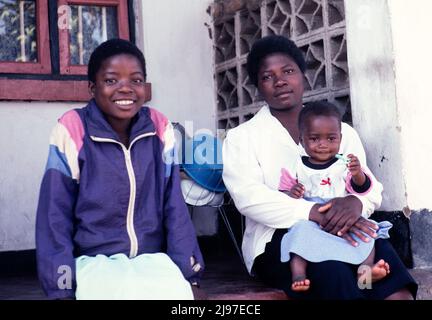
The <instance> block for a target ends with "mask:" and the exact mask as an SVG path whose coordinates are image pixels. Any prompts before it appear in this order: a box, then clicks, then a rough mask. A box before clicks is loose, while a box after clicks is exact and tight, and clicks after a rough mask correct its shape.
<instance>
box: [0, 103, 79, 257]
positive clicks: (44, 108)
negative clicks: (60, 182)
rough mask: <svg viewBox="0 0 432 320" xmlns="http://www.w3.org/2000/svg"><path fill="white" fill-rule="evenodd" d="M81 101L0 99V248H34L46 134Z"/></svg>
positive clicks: (46, 140)
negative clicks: (2, 100) (73, 102)
mask: <svg viewBox="0 0 432 320" xmlns="http://www.w3.org/2000/svg"><path fill="white" fill-rule="evenodd" d="M79 105H81V104H72V103H69V104H63V103H62V104H60V103H46V102H31V103H29V102H0V137H1V138H0V150H1V152H0V251H9V250H24V249H32V248H34V224H35V217H36V207H37V199H38V196H39V187H40V183H41V179H42V174H43V172H44V169H45V163H46V160H47V156H48V144H49V135H50V132H51V129H52V128H53V127H54V125H55V123H56V121H57V119H58V118H59V117H60V116H61V115H62V114H63V113H64V112H65V111H66V110H69V109H72V108H74V107H76V106H79Z"/></svg>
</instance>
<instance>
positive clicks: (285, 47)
mask: <svg viewBox="0 0 432 320" xmlns="http://www.w3.org/2000/svg"><path fill="white" fill-rule="evenodd" d="M273 53H283V54H286V55H288V56H289V57H290V58H292V59H293V60H294V62H295V63H296V64H297V65H298V67H299V69H300V70H301V72H303V73H304V72H305V70H306V61H305V59H304V56H303V52H302V51H301V50H300V49H299V48H298V47H297V45H296V44H295V43H294V42H293V41H292V40H290V39H288V38H286V37H284V36H280V35H272V36H266V37H264V38H261V39H259V40H257V41H256V42H255V43H254V44H253V45H252V48H251V51H250V52H249V55H248V57H247V64H246V68H247V72H248V74H249V79H250V81H251V82H252V83H253V84H254V85H255V86H258V70H259V68H260V66H261V63H262V60H263V59H264V58H265V57H267V56H268V55H270V54H273Z"/></svg>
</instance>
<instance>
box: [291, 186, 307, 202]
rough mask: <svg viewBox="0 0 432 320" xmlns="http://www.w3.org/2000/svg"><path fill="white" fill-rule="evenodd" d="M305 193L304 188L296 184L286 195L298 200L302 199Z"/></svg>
mask: <svg viewBox="0 0 432 320" xmlns="http://www.w3.org/2000/svg"><path fill="white" fill-rule="evenodd" d="M304 192H305V187H304V186H303V185H302V184H301V183H296V184H295V185H293V186H292V188H291V190H290V191H289V192H288V195H289V196H290V197H291V198H294V199H300V198H302V197H303V195H304Z"/></svg>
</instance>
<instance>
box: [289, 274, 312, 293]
mask: <svg viewBox="0 0 432 320" xmlns="http://www.w3.org/2000/svg"><path fill="white" fill-rule="evenodd" d="M309 287H310V280H309V279H306V277H305V276H302V277H296V278H295V279H293V283H292V284H291V289H292V291H307V290H309Z"/></svg>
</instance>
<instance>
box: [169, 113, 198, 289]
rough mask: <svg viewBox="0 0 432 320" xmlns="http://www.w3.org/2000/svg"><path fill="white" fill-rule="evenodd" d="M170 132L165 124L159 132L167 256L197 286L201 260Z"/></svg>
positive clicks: (171, 129)
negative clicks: (160, 136) (161, 138)
mask: <svg viewBox="0 0 432 320" xmlns="http://www.w3.org/2000/svg"><path fill="white" fill-rule="evenodd" d="M174 139H175V138H174V130H173V127H172V125H171V123H169V122H168V123H167V124H166V126H165V131H164V133H163V142H164V151H163V152H164V162H165V168H166V169H165V173H166V174H165V195H164V218H165V221H164V225H165V229H166V233H167V254H168V256H169V257H170V258H171V259H172V260H173V261H174V262H175V263H176V264H177V266H178V267H179V268H180V270H181V271H182V273H183V275H184V277H185V278H186V279H187V280H188V281H190V282H191V283H198V282H199V279H200V277H201V274H202V272H203V270H204V261H203V257H202V254H201V251H200V248H199V245H198V241H197V237H196V232H195V228H194V226H193V224H192V220H191V218H190V214H189V210H188V208H187V206H186V203H185V201H184V199H183V194H182V192H181V188H180V174H179V166H178V164H177V163H176V162H177V161H176V160H177V158H176V156H175V150H176V148H175V146H174V144H175V143H174Z"/></svg>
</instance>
